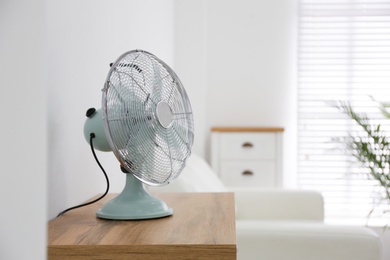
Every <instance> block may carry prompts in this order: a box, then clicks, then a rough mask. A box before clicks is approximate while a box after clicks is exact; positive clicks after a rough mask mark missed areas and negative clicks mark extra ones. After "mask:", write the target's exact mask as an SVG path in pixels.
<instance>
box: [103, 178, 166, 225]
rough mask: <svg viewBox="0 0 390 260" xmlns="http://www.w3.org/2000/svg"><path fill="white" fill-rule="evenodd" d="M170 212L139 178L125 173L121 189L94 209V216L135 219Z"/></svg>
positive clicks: (156, 216) (155, 216)
mask: <svg viewBox="0 0 390 260" xmlns="http://www.w3.org/2000/svg"><path fill="white" fill-rule="evenodd" d="M172 213H173V210H172V209H171V208H169V207H168V206H167V204H165V202H164V201H162V200H160V199H158V198H156V197H154V196H152V195H151V194H150V193H149V192H148V191H147V190H146V189H145V187H144V185H143V183H142V182H141V181H140V180H138V179H137V178H135V177H134V176H133V174H131V173H126V185H125V188H124V189H123V191H122V192H121V193H120V194H119V195H118V196H117V197H115V198H114V199H112V200H110V201H108V202H107V203H106V204H105V205H104V206H103V208H101V209H99V210H98V211H96V216H97V217H99V218H104V219H117V220H136V219H153V218H162V217H167V216H170V215H172Z"/></svg>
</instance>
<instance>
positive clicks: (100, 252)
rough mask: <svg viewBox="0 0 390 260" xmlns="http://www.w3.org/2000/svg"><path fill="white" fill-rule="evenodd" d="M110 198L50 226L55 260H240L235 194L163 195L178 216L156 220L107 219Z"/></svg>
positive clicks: (50, 237) (49, 254)
mask: <svg viewBox="0 0 390 260" xmlns="http://www.w3.org/2000/svg"><path fill="white" fill-rule="evenodd" d="M113 197H114V195H113V194H109V195H107V196H106V198H104V199H103V200H102V201H99V202H97V203H95V204H92V205H90V206H86V207H84V208H80V209H76V210H73V211H69V212H67V213H65V214H64V215H62V216H60V217H58V218H55V219H53V220H51V221H50V222H49V226H48V256H49V259H85V258H91V259H95V258H96V259H236V233H235V209H234V195H233V193H161V194H158V195H157V197H159V198H161V199H163V200H164V201H165V202H166V203H167V204H168V205H169V206H170V207H171V208H173V210H174V212H173V215H172V216H169V217H165V218H159V219H151V220H136V221H134V220H128V221H125V220H104V219H99V218H97V217H96V215H95V211H96V210H97V209H98V208H100V207H102V205H103V204H104V203H105V202H106V201H107V200H109V199H112V198H113Z"/></svg>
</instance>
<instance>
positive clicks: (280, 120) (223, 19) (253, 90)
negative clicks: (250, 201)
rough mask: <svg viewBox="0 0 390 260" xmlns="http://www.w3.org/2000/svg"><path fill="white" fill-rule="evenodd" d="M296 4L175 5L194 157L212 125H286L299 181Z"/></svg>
mask: <svg viewBox="0 0 390 260" xmlns="http://www.w3.org/2000/svg"><path fill="white" fill-rule="evenodd" d="M295 4H296V1H295V0H294V1H292V0H272V1H271V0H257V1H255V0H243V1H236V0H230V1H226V0H213V1H205V0H204V1H191V0H188V1H183V0H177V1H175V64H176V65H177V73H178V75H179V76H180V77H181V79H182V81H183V84H184V86H185V87H186V89H187V91H188V93H189V96H190V99H191V101H192V104H193V110H194V113H195V130H196V135H195V149H194V150H195V152H197V153H199V154H200V155H202V156H204V157H206V158H209V150H210V147H209V140H210V139H209V133H210V128H211V127H212V126H277V127H284V128H285V133H284V165H285V185H286V186H294V183H295V168H296V167H295V161H296V160H295V156H296V155H295V154H296V143H295V140H296V137H295V136H296V135H295V134H296V109H295V107H296V106H295V101H294V100H295V95H296V93H295V88H296V86H295V69H296V66H295V53H296V36H295V32H296V6H295Z"/></svg>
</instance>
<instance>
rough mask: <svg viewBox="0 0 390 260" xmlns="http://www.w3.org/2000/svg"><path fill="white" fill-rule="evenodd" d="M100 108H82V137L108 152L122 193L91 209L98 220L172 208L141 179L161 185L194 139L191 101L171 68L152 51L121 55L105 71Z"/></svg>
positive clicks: (162, 213) (154, 213)
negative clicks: (119, 173) (117, 168)
mask: <svg viewBox="0 0 390 260" xmlns="http://www.w3.org/2000/svg"><path fill="white" fill-rule="evenodd" d="M102 91H103V97H102V108H101V109H98V110H95V109H89V110H88V111H87V117H88V118H87V120H86V122H85V125H84V135H85V138H86V140H87V141H89V140H92V139H90V138H93V139H94V141H93V142H94V147H95V148H96V149H98V150H100V151H113V152H114V154H115V156H116V158H117V159H118V160H119V163H120V166H121V169H122V171H123V172H124V173H126V184H125V187H124V189H123V191H122V192H121V193H120V194H119V195H118V196H117V197H116V198H114V199H112V200H110V201H108V202H107V203H106V204H105V205H104V206H103V207H102V208H101V209H100V210H98V211H97V212H96V215H97V217H100V218H104V219H123V220H125V219H128V220H130V219H150V218H160V217H165V216H169V215H171V214H172V213H173V210H172V209H171V208H169V207H168V206H167V205H166V204H165V202H164V201H162V200H160V199H158V198H156V197H154V196H152V195H151V194H150V193H149V192H148V191H147V190H146V189H145V187H144V185H143V184H144V183H145V184H148V185H153V186H159V185H165V184H168V183H169V182H170V181H172V180H174V179H175V178H177V177H178V175H179V174H180V173H181V171H182V169H183V168H184V166H185V162H186V159H187V158H188V157H189V156H190V154H191V148H192V144H193V141H194V125H193V115H192V109H191V105H190V102H189V99H188V96H187V94H186V91H185V89H184V87H183V85H182V83H181V82H180V80H179V78H178V77H177V75H176V74H175V72H174V71H173V70H172V69H171V68H170V67H169V66H168V65H167V64H165V63H164V62H163V61H161V60H160V59H158V58H157V57H156V56H154V55H153V54H151V53H149V52H146V51H143V50H133V51H129V52H126V53H124V54H122V55H121V56H120V57H119V58H118V59H117V60H116V61H115V62H114V63H113V64H111V68H110V70H109V73H108V76H107V79H106V82H105V85H104V88H103V90H102Z"/></svg>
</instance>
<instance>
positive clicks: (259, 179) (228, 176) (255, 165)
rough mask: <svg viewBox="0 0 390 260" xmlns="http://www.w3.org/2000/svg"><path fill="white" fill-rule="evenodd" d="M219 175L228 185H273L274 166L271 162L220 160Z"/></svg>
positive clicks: (274, 179)
mask: <svg viewBox="0 0 390 260" xmlns="http://www.w3.org/2000/svg"><path fill="white" fill-rule="evenodd" d="M220 177H221V179H222V181H223V182H224V183H225V184H226V186H230V187H273V186H275V185H276V167H275V163H273V162H222V163H221V174H220Z"/></svg>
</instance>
